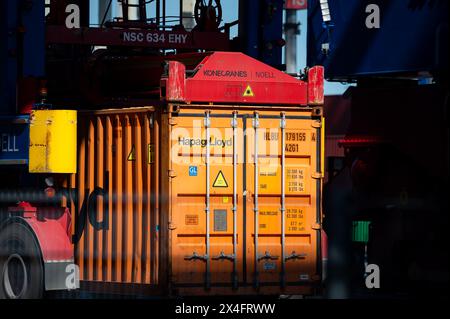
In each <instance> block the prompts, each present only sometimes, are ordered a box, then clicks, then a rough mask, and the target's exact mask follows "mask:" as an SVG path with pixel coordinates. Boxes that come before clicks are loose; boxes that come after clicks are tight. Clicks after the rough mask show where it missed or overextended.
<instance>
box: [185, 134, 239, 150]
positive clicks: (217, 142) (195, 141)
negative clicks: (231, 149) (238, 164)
mask: <svg viewBox="0 0 450 319" xmlns="http://www.w3.org/2000/svg"><path fill="white" fill-rule="evenodd" d="M178 144H180V145H184V146H190V147H192V146H201V147H206V139H200V138H186V137H179V138H178ZM209 145H210V146H220V147H222V148H224V147H225V146H233V140H232V139H231V138H230V139H228V140H222V139H217V138H214V139H213V138H212V137H210V138H209Z"/></svg>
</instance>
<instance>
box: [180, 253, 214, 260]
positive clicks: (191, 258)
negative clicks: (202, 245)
mask: <svg viewBox="0 0 450 319" xmlns="http://www.w3.org/2000/svg"><path fill="white" fill-rule="evenodd" d="M196 259H199V260H204V261H207V260H208V255H203V256H202V255H199V254H197V252H195V251H194V252H193V253H192V255H190V256H185V257H184V260H196Z"/></svg>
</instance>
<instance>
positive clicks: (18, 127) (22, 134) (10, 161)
mask: <svg viewBox="0 0 450 319" xmlns="http://www.w3.org/2000/svg"><path fill="white" fill-rule="evenodd" d="M29 134H30V126H29V116H28V115H19V116H0V165H2V164H3V165H15V164H28V152H29V144H30V135H29Z"/></svg>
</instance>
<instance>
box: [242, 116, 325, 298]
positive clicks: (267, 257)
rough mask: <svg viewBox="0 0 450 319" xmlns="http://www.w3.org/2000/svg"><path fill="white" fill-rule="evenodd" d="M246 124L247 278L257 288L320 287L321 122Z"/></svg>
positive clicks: (264, 119) (256, 120)
mask: <svg viewBox="0 0 450 319" xmlns="http://www.w3.org/2000/svg"><path fill="white" fill-rule="evenodd" d="M248 125H249V126H250V127H251V129H250V130H247V134H246V138H247V143H246V144H247V147H248V149H247V152H248V153H249V160H248V161H247V165H246V171H247V174H246V175H247V178H248V180H247V186H246V187H247V196H248V200H247V206H246V215H247V222H246V227H247V228H246V230H247V231H246V234H247V242H248V244H247V254H248V255H249V256H251V257H250V258H248V259H249V261H250V262H249V263H248V264H247V269H246V272H247V274H248V275H249V277H248V279H249V281H250V282H251V283H252V284H253V286H254V287H255V288H257V289H260V288H261V287H268V286H274V285H278V286H280V287H283V288H292V287H295V286H301V285H305V284H311V283H312V282H313V281H316V282H317V280H318V279H320V273H321V271H320V268H319V263H318V260H319V258H320V257H319V254H318V252H319V248H320V241H319V240H320V226H319V225H320V223H321V215H320V196H321V162H320V160H321V153H320V150H321V142H320V137H321V132H320V131H321V129H320V128H321V122H320V120H314V119H311V117H310V116H309V115H307V112H303V113H302V112H291V113H282V114H273V113H272V114H270V113H267V112H255V113H254V114H253V116H252V118H249V120H248ZM255 154H256V157H255ZM255 185H257V187H255ZM255 225H258V227H255Z"/></svg>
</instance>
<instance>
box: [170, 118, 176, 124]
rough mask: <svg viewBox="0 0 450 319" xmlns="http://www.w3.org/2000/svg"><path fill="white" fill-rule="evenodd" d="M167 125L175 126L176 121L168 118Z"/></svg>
mask: <svg viewBox="0 0 450 319" xmlns="http://www.w3.org/2000/svg"><path fill="white" fill-rule="evenodd" d="M169 125H172V126H174V125H177V121H176V120H175V119H172V118H170V119H169Z"/></svg>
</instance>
